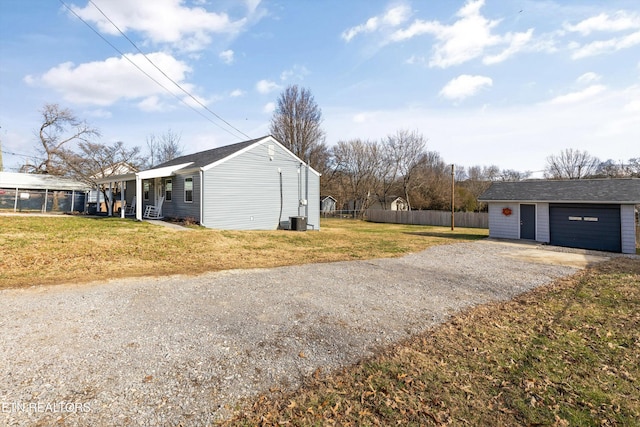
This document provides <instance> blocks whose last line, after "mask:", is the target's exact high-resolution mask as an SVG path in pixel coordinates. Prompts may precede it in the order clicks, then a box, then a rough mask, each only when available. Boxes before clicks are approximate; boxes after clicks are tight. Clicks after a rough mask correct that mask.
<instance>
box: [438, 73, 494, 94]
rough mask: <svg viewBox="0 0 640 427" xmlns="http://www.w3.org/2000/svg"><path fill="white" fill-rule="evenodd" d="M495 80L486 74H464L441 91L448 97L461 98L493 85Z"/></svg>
mask: <svg viewBox="0 0 640 427" xmlns="http://www.w3.org/2000/svg"><path fill="white" fill-rule="evenodd" d="M492 85H493V80H491V78H489V77H485V76H470V75H468V74H463V75H461V76H458V77H456V78H455V79H453V80H451V81H449V83H447V84H446V85H445V87H443V88H442V90H441V91H440V95H442V96H443V97H445V98H447V99H453V100H461V99H464V98H467V97H469V96H473V95H475V94H476V93H478V92H479V91H480V90H482V89H483V88H485V87H491V86H492Z"/></svg>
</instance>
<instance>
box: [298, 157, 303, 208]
mask: <svg viewBox="0 0 640 427" xmlns="http://www.w3.org/2000/svg"><path fill="white" fill-rule="evenodd" d="M298 216H302V163H300V165H299V166H298Z"/></svg>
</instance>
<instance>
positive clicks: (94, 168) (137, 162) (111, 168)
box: [63, 141, 143, 209]
mask: <svg viewBox="0 0 640 427" xmlns="http://www.w3.org/2000/svg"><path fill="white" fill-rule="evenodd" d="M63 157H64V161H65V164H66V167H67V169H68V170H69V175H70V176H72V177H73V178H75V179H76V180H78V181H82V182H85V183H87V184H89V185H90V186H92V187H94V188H98V189H99V190H101V191H102V193H103V195H104V199H105V200H109V197H108V195H107V189H106V187H105V186H104V185H102V186H99V185H98V184H97V182H96V181H97V180H99V179H101V178H107V177H110V176H115V175H121V174H125V173H129V172H131V171H137V170H139V169H140V167H141V166H142V164H143V161H142V159H141V157H140V148H139V147H133V148H128V147H127V146H125V144H124V143H123V142H121V141H118V142H116V143H114V144H113V145H105V144H100V143H94V142H88V141H82V142H80V143H78V150H77V151H73V152H71V151H65V153H64V154H63ZM113 190H115V192H116V193H117V192H118V191H122V189H121V188H118V187H117V186H116V188H114V189H113ZM111 202H112V204H115V202H116V199H115V198H112V200H111ZM113 208H114V206H112V209H113Z"/></svg>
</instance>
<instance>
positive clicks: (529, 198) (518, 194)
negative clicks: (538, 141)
mask: <svg viewBox="0 0 640 427" xmlns="http://www.w3.org/2000/svg"><path fill="white" fill-rule="evenodd" d="M478 200H480V201H481V202H515V201H518V202H562V203H614V204H640V179H638V178H616V179H575V180H562V181H555V180H540V181H513V182H494V183H492V184H491V187H489V189H487V191H485V192H484V193H483V194H482V195H481V196H480V197H479V198H478Z"/></svg>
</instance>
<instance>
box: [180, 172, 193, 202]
mask: <svg viewBox="0 0 640 427" xmlns="http://www.w3.org/2000/svg"><path fill="white" fill-rule="evenodd" d="M187 179H191V200H187ZM193 183H194V179H193V175H189V176H185V177H184V185H183V192H182V200H183V203H193V190H194V188H193V187H194V186H193Z"/></svg>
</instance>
